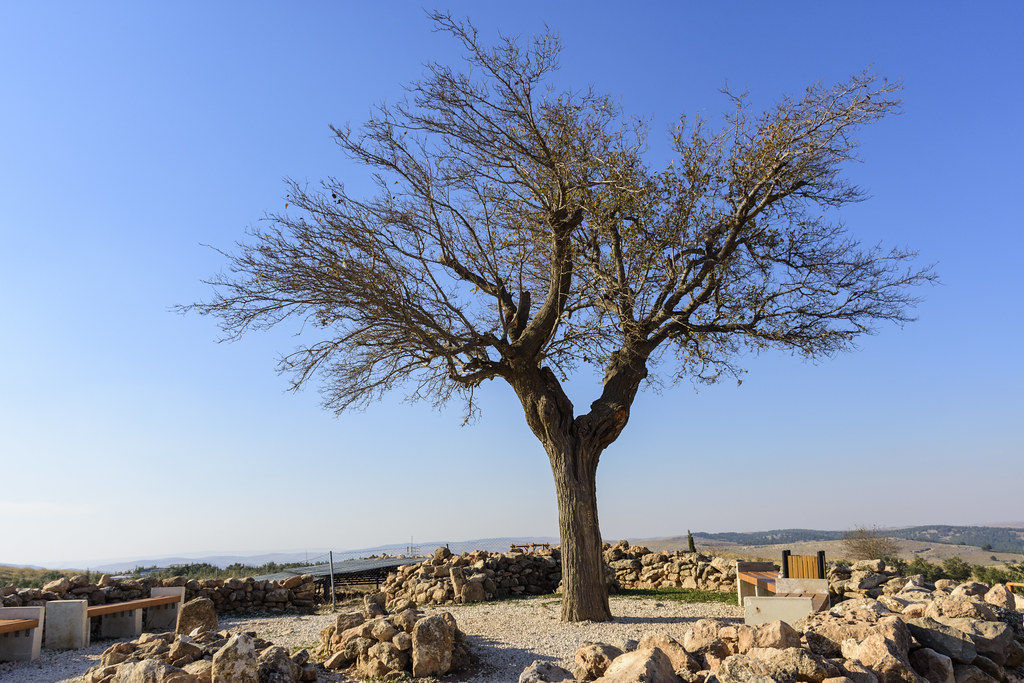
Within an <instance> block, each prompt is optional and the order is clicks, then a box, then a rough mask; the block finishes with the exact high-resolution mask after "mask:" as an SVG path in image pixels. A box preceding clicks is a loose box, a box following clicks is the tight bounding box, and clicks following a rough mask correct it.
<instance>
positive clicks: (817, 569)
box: [736, 550, 829, 626]
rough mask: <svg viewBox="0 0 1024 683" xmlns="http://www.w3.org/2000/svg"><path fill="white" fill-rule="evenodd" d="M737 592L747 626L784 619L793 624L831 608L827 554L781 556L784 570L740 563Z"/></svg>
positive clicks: (751, 563)
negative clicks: (826, 565) (814, 613)
mask: <svg viewBox="0 0 1024 683" xmlns="http://www.w3.org/2000/svg"><path fill="white" fill-rule="evenodd" d="M736 592H737V597H738V601H739V604H740V607H742V608H743V621H744V623H746V624H748V625H751V626H754V625H757V624H763V623H765V622H769V621H775V620H781V621H785V622H786V623H788V624H790V625H793V623H795V622H796V621H798V620H799V619H800V618H801V617H803V616H806V615H807V614H809V613H811V612H821V611H822V610H825V609H828V606H829V598H828V580H827V579H825V553H824V552H819V553H818V554H817V555H791V554H790V552H789V551H788V550H786V551H783V553H782V571H781V572H779V571H776V570H775V565H773V564H772V563H770V562H737V563H736Z"/></svg>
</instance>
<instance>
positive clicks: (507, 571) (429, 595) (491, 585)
mask: <svg viewBox="0 0 1024 683" xmlns="http://www.w3.org/2000/svg"><path fill="white" fill-rule="evenodd" d="M561 580H562V564H561V558H560V555H559V552H558V549H557V548H554V549H545V550H539V551H536V552H530V553H525V552H509V553H489V552H487V551H485V550H477V551H474V552H471V553H463V554H462V555H453V554H452V553H451V551H449V550H448V548H446V547H443V546H442V547H440V548H438V549H437V550H435V551H434V554H433V557H431V558H430V559H428V560H426V561H425V562H422V563H420V564H411V565H405V566H404V567H399V568H398V573H397V574H392V575H391V576H389V577H388V578H387V579H386V580H385V581H384V583H383V584H382V585H381V590H382V591H383V592H384V593H386V594H387V599H388V603H389V605H390V604H391V603H393V602H396V601H400V600H408V601H411V602H414V603H416V604H417V605H444V604H452V603H458V604H461V603H466V602H481V601H484V600H490V599H493V598H496V597H507V596H514V595H524V594H525V595H543V594H546V593H553V592H554V591H555V590H556V589H557V588H558V583H559V581H561Z"/></svg>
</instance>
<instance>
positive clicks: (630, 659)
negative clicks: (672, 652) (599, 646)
mask: <svg viewBox="0 0 1024 683" xmlns="http://www.w3.org/2000/svg"><path fill="white" fill-rule="evenodd" d="M596 680H597V681H599V682H600V683H662V682H664V683H672V682H674V681H676V680H678V679H677V677H676V672H675V670H674V669H673V668H672V662H671V661H670V660H669V658H668V655H666V654H665V653H664V652H662V651H661V650H659V649H658V648H653V649H650V650H633V651H632V652H627V653H625V654H622V655H619V656H618V657H616V658H615V660H614V661H613V662H612V663H611V665H610V666H609V667H608V669H607V671H605V672H604V675H603V676H601V677H600V678H598V679H596Z"/></svg>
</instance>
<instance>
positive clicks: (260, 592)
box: [0, 574, 316, 612]
mask: <svg viewBox="0 0 1024 683" xmlns="http://www.w3.org/2000/svg"><path fill="white" fill-rule="evenodd" d="M156 586H184V587H185V600H186V601H188V600H193V599H195V598H209V599H210V600H211V601H212V602H213V605H214V607H215V608H216V609H217V611H218V612H248V611H261V612H312V611H313V609H314V607H315V597H316V594H315V591H316V584H315V582H314V578H313V577H312V576H310V575H309V574H303V575H302V576H293V577H290V578H288V579H285V580H283V581H260V580H257V579H254V578H252V577H249V578H245V579H198V580H196V579H193V580H190V581H186V580H185V578H184V577H181V576H176V577H171V578H169V579H150V578H143V579H113V578H111V577H109V576H107V575H104V576H103V577H102V578H101V579H100V580H99V582H98V583H90V582H89V579H88V577H86V576H85V575H84V574H83V575H80V576H73V577H71V578H61V579H57V580H56V581H51V582H50V583H48V584H46V585H45V586H43V587H42V588H21V589H19V588H17V587H16V586H7V587H5V588H0V605H2V606H3V607H23V606H36V605H45V604H46V603H47V602H49V601H50V600H88V601H89V604H90V605H105V604H108V603H115V602H126V601H128V600H137V599H139V598H148V597H149V596H150V591H151V590H152V589H153V588H154V587H156Z"/></svg>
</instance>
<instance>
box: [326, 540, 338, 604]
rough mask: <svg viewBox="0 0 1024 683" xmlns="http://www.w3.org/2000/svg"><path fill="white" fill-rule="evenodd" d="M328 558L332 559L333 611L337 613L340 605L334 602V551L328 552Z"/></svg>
mask: <svg viewBox="0 0 1024 683" xmlns="http://www.w3.org/2000/svg"><path fill="white" fill-rule="evenodd" d="M327 557H328V558H329V559H330V562H331V611H332V612H337V611H338V605H337V604H336V603H335V602H334V551H333V550H329V551H327Z"/></svg>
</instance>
